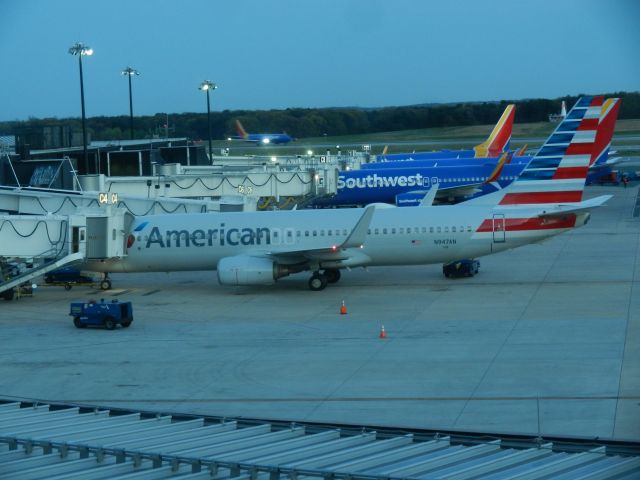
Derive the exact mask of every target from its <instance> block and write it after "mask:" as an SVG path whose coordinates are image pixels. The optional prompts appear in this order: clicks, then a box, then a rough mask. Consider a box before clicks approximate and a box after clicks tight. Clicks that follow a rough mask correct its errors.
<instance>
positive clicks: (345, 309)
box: [340, 300, 347, 315]
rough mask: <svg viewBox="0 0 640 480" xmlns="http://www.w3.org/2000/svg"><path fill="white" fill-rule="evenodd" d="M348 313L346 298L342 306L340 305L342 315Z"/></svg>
mask: <svg viewBox="0 0 640 480" xmlns="http://www.w3.org/2000/svg"><path fill="white" fill-rule="evenodd" d="M346 314H347V306H346V305H345V304H344V300H342V306H341V307H340V315H346Z"/></svg>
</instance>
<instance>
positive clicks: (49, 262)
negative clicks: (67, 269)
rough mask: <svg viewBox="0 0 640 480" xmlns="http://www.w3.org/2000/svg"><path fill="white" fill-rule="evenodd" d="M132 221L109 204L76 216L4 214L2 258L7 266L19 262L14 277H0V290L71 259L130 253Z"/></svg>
mask: <svg viewBox="0 0 640 480" xmlns="http://www.w3.org/2000/svg"><path fill="white" fill-rule="evenodd" d="M133 219H134V216H133V215H131V214H130V213H128V212H126V211H124V210H122V209H116V208H111V207H106V208H105V209H94V210H87V211H86V212H83V213H77V214H75V215H53V214H49V215H2V216H0V257H1V258H2V259H4V260H3V263H5V265H6V264H7V260H13V261H15V263H16V264H17V265H18V267H16V268H18V271H17V272H15V271H14V272H11V277H10V278H4V277H3V278H0V293H2V292H5V291H8V290H11V289H12V288H13V287H15V286H17V285H21V284H22V283H24V282H28V281H30V280H32V279H34V278H36V277H38V276H40V275H43V274H45V273H47V272H49V271H51V270H55V269H57V268H60V267H61V266H64V265H68V264H70V263H78V262H82V261H84V260H102V259H106V258H114V257H122V256H124V255H126V245H125V241H126V240H125V239H126V232H128V231H129V228H130V226H131V224H132V223H133ZM4 271H5V272H6V271H7V270H6V269H4ZM5 298H6V297H5Z"/></svg>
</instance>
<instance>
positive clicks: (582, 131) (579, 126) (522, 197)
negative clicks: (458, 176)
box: [469, 96, 603, 205]
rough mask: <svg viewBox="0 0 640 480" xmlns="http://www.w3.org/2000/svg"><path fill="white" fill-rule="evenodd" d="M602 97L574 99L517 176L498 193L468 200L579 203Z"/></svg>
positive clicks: (529, 203) (480, 201) (509, 203)
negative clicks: (572, 104) (564, 115)
mask: <svg viewBox="0 0 640 480" xmlns="http://www.w3.org/2000/svg"><path fill="white" fill-rule="evenodd" d="M602 104H603V98H602V96H597V97H582V98H580V99H578V101H577V102H576V104H575V105H574V107H573V108H572V109H571V111H570V112H569V113H568V115H567V117H566V118H565V119H564V120H563V121H562V122H561V123H560V124H559V125H558V126H557V127H556V129H555V130H554V131H553V133H552V134H551V135H550V136H549V138H548V139H547V141H546V142H545V143H544V145H543V146H542V147H541V148H540V150H539V151H538V152H537V153H536V154H535V155H534V156H533V158H532V159H531V161H530V162H529V164H528V165H527V166H526V167H525V168H524V170H523V171H522V173H521V174H520V176H519V177H518V178H517V179H516V180H514V181H513V182H512V183H511V184H509V185H508V186H507V187H505V188H504V189H502V190H499V191H498V192H495V193H493V194H489V195H485V196H483V197H478V198H476V199H472V200H470V201H469V203H475V204H486V205H489V204H494V205H495V204H496V203H497V204H499V205H541V204H542V205H544V204H547V205H548V204H558V203H566V202H569V203H572V202H580V201H581V200H582V192H583V190H584V185H585V180H586V177H587V172H588V170H589V165H590V161H591V156H592V152H593V151H594V148H595V139H596V132H597V129H598V121H599V118H600V112H601V109H602Z"/></svg>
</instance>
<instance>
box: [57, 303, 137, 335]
mask: <svg viewBox="0 0 640 480" xmlns="http://www.w3.org/2000/svg"><path fill="white" fill-rule="evenodd" d="M69 315H71V316H72V317H73V324H74V325H75V326H76V328H85V327H87V326H90V325H91V326H98V327H104V328H106V329H107V330H113V329H114V328H116V325H118V324H120V325H122V327H123V328H127V327H129V325H131V322H133V306H132V305H131V302H119V301H118V300H112V301H111V302H110V303H105V301H104V299H102V300H100V302H96V301H95V300H89V301H88V302H84V303H80V302H75V303H72V304H71V307H70V311H69Z"/></svg>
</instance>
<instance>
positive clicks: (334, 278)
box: [309, 268, 340, 292]
mask: <svg viewBox="0 0 640 480" xmlns="http://www.w3.org/2000/svg"><path fill="white" fill-rule="evenodd" d="M338 280H340V270H338V269H337V268H327V269H325V270H323V271H322V273H320V272H319V271H315V272H313V275H311V278H310V279H309V289H310V290H313V291H314V292H318V291H320V290H324V289H325V288H326V287H327V285H328V284H329V283H337V282H338Z"/></svg>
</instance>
